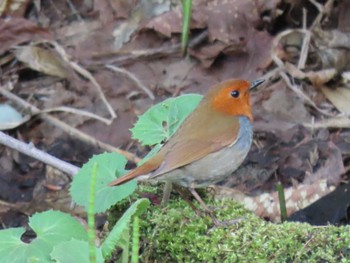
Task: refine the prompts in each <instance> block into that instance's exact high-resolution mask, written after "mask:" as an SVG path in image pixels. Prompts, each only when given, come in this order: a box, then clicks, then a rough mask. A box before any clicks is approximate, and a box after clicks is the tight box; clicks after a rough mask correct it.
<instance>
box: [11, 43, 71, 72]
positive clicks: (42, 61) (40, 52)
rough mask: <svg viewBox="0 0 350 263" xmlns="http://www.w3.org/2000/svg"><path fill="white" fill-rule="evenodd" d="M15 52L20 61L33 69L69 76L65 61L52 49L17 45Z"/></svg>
mask: <svg viewBox="0 0 350 263" xmlns="http://www.w3.org/2000/svg"><path fill="white" fill-rule="evenodd" d="M14 53H15V55H16V58H17V59H18V60H19V61H21V62H23V63H25V64H27V65H28V67H29V68H31V69H33V70H36V71H39V72H43V73H45V74H48V75H51V76H55V77H59V78H67V76H68V71H67V70H66V68H65V64H64V61H63V60H62V59H61V58H60V57H59V56H58V55H56V54H55V53H54V52H53V51H51V50H48V49H44V48H41V47H37V46H23V47H17V48H16V49H15V50H14Z"/></svg>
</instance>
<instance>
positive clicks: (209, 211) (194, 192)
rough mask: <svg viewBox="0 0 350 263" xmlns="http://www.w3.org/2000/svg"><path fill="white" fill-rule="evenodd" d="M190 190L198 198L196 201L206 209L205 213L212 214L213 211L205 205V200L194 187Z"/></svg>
mask: <svg viewBox="0 0 350 263" xmlns="http://www.w3.org/2000/svg"><path fill="white" fill-rule="evenodd" d="M188 190H190V192H191V194H192V195H193V196H194V198H196V200H197V201H198V202H199V204H200V205H201V206H202V207H203V208H204V210H205V212H207V213H208V214H211V213H212V211H211V210H210V209H209V207H208V206H207V205H206V204H205V203H204V201H203V199H202V198H201V197H200V196H199V194H198V193H197V191H196V190H195V189H194V188H193V187H189V188H188Z"/></svg>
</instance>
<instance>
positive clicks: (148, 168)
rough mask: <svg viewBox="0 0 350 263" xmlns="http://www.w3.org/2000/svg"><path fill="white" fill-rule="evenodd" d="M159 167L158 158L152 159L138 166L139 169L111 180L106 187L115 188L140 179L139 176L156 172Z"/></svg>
mask: <svg viewBox="0 0 350 263" xmlns="http://www.w3.org/2000/svg"><path fill="white" fill-rule="evenodd" d="M159 166H160V163H159V161H158V158H152V159H150V160H148V161H147V162H145V163H144V164H142V165H140V166H139V167H137V168H135V169H134V170H132V171H130V172H128V173H127V174H125V175H123V176H122V177H119V178H117V179H115V180H113V181H112V182H110V183H109V184H108V185H109V186H117V185H121V184H124V183H126V182H129V181H131V180H132V179H135V178H136V177H140V176H141V175H146V174H149V173H151V172H152V171H154V170H156V169H157V168H158V167H159Z"/></svg>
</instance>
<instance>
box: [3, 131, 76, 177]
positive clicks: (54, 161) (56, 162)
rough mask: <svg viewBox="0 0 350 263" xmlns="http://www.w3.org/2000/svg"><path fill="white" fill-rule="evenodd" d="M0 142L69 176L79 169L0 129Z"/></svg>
mask: <svg viewBox="0 0 350 263" xmlns="http://www.w3.org/2000/svg"><path fill="white" fill-rule="evenodd" d="M0 143H1V144H3V145H6V146H7V147H9V148H12V149H14V150H16V151H19V152H21V153H24V154H26V155H28V156H30V157H33V158H34V159H36V160H39V161H42V162H43V163H46V164H48V165H51V166H53V167H55V168H57V169H59V170H61V171H63V172H65V173H67V174H69V175H71V176H73V175H75V174H77V173H78V171H79V169H80V168H79V167H77V166H75V165H73V164H70V163H67V162H65V161H62V160H60V159H58V158H56V157H54V156H52V155H50V154H48V153H46V152H43V151H41V150H39V149H37V148H35V146H34V145H33V144H32V143H29V144H26V143H24V142H21V141H19V140H17V139H15V138H12V137H11V136H9V135H7V134H5V133H3V132H1V131H0Z"/></svg>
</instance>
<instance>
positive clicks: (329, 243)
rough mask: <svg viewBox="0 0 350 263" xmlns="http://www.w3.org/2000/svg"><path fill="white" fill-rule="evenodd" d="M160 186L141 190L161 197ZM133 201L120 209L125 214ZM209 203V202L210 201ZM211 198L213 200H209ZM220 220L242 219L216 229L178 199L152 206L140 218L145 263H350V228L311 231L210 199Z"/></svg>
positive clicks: (296, 224)
mask: <svg viewBox="0 0 350 263" xmlns="http://www.w3.org/2000/svg"><path fill="white" fill-rule="evenodd" d="M161 189H162V188H161V187H159V186H158V187H154V186H142V187H141V188H140V191H139V193H140V192H141V193H142V192H151V193H153V194H157V195H158V196H159V198H161V196H162V193H161ZM138 197H139V195H138V194H134V195H133V196H132V197H131V199H129V200H126V201H124V202H123V203H121V204H119V205H118V206H117V209H116V210H115V211H119V212H118V213H121V212H122V211H123V209H124V208H126V207H128V206H129V205H130V203H131V202H133V201H134V200H135V199H136V198H138ZM207 199H208V198H207ZM209 199H210V198H209ZM206 203H207V204H208V205H209V206H211V207H215V209H216V210H215V215H216V217H217V218H218V219H219V220H232V219H237V218H242V220H241V221H240V222H239V223H237V224H235V225H231V226H229V227H220V228H215V227H214V226H213V223H212V221H211V219H210V218H209V217H205V218H202V217H199V216H198V215H196V214H195V212H194V211H193V210H192V209H191V208H190V207H189V206H188V204H186V202H184V201H183V200H182V199H181V198H180V197H178V196H176V195H172V197H171V201H170V202H169V204H168V205H167V206H166V207H163V208H162V207H160V206H157V205H153V206H151V207H150V209H149V210H148V211H147V213H145V214H144V215H143V216H142V217H141V222H140V225H141V229H140V235H141V244H143V245H142V247H141V250H140V254H141V258H142V261H143V262H186V263H187V262H230V263H231V262H350V228H349V227H334V226H328V227H313V226H310V225H308V224H301V223H283V224H273V223H269V222H266V221H264V220H262V219H260V218H258V217H257V216H255V215H254V214H252V213H251V212H248V211H246V210H245V209H244V208H243V207H242V206H241V205H239V204H237V203H236V202H234V201H230V200H222V201H214V200H206Z"/></svg>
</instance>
